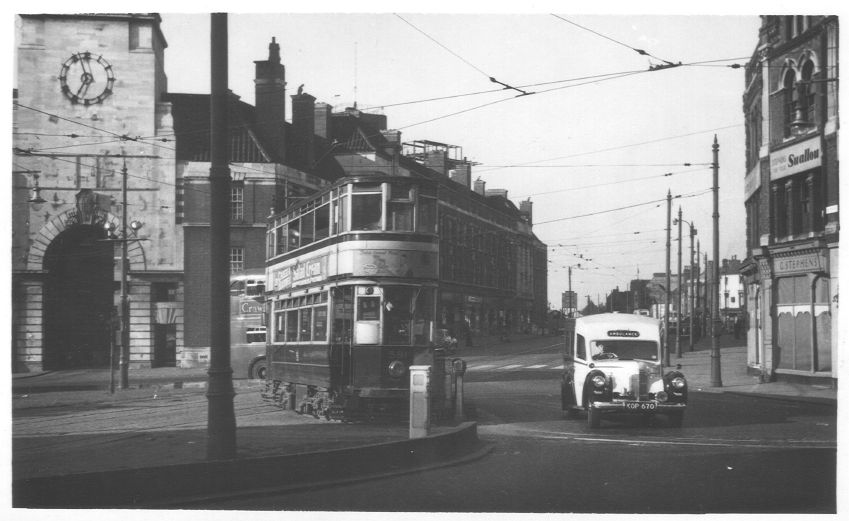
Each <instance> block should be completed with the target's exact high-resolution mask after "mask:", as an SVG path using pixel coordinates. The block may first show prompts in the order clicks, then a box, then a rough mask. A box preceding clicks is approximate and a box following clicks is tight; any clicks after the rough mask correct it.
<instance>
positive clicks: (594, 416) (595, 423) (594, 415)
mask: <svg viewBox="0 0 849 521" xmlns="http://www.w3.org/2000/svg"><path fill="white" fill-rule="evenodd" d="M587 423H588V424H589V426H590V429H598V428H599V427H600V426H601V411H598V410H596V409H593V407H592V405H589V406H588V407H587Z"/></svg>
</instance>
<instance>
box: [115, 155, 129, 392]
mask: <svg viewBox="0 0 849 521" xmlns="http://www.w3.org/2000/svg"><path fill="white" fill-rule="evenodd" d="M121 203H122V204H123V208H122V209H121V239H122V240H121V354H120V355H119V357H118V368H119V371H120V376H119V379H120V380H119V381H120V387H121V389H127V388H129V387H130V299H129V288H127V262H128V260H127V257H128V253H127V162H126V161H124V167H123V168H122V169H121Z"/></svg>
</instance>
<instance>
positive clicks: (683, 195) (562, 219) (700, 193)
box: [534, 188, 713, 226]
mask: <svg viewBox="0 0 849 521" xmlns="http://www.w3.org/2000/svg"><path fill="white" fill-rule="evenodd" d="M712 191H713V189H712V188H707V189H705V190H702V191H699V192H691V193H689V194H680V195H675V196H673V197H672V198H673V199H684V198H688V197H697V196H700V195H704V194H707V193H710V192H712ZM661 201H666V198H665V197H664V198H663V199H656V200H652V201H646V202H643V203H635V204H630V205H627V206H620V207H619V208H610V209H607V210H599V211H598V212H591V213H587V214H583V215H571V216H569V217H560V218H557V219H549V220H548V221H538V222H535V223H534V226H540V225H543V224H549V223H553V222H559V221H566V220H569V219H580V218H582V217H592V216H594V215H601V214H603V213H610V212H618V211H620V210H627V209H628V208H636V207H638V206H646V205H649V204H655V203H658V202H661Z"/></svg>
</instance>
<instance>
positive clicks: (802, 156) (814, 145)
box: [769, 137, 822, 181]
mask: <svg viewBox="0 0 849 521" xmlns="http://www.w3.org/2000/svg"><path fill="white" fill-rule="evenodd" d="M769 165H770V166H769V172H770V173H769V176H770V179H772V180H773V181H775V180H776V179H781V178H782V177H787V176H790V175H793V174H798V173H799V172H804V171H806V170H810V169H811V168H816V167H818V166H820V165H822V153H821V152H820V139H819V137H815V138H813V139H809V140H807V141H803V142H801V143H797V144H795V145H793V146H790V147H787V148H783V149H781V150H778V151H776V152H773V153H772V154H770V160H769Z"/></svg>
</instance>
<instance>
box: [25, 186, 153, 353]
mask: <svg viewBox="0 0 849 521" xmlns="http://www.w3.org/2000/svg"><path fill="white" fill-rule="evenodd" d="M76 198H77V201H76V205H75V207H74V208H72V209H69V210H67V211H65V212H63V213H60V214H58V215H56V216H54V217H52V218H51V219H50V220H49V221H48V222H47V223H45V224H44V225H43V226H42V227H41V229H40V230H39V232H38V234H37V235H36V237H35V239H34V240H33V242H32V243H31V245H30V249H29V251H28V254H27V268H28V269H29V270H32V271H34V272H37V273H43V274H44V277H43V282H42V284H43V286H42V295H41V298H40V299H38V300H39V302H38V304H39V305H38V306H37V307H38V309H36V308H35V307H34V308H31V311H30V314H31V315H32V318H33V322H35V323H40V324H41V335H40V336H41V346H40V347H41V349H40V351H41V359H42V367H43V368H44V369H59V368H72V367H98V366H100V367H108V344H109V340H110V337H109V329H108V327H107V324H108V320H109V318H110V314H111V312H112V309H113V305H114V299H115V294H116V292H117V291H118V289H119V288H118V285H119V282H118V281H119V278H118V276H117V270H118V269H119V264H117V263H116V262H115V258H118V257H119V256H120V254H121V253H120V251H121V249H120V243H119V242H107V241H102V240H101V239H104V238H106V234H105V231H104V227H105V226H106V225H107V224H110V225H112V228H113V229H120V225H121V221H120V219H119V218H118V217H117V216H115V215H113V214H111V213H110V212H109V211H108V210H107V208H108V207H109V203H108V201H109V199H110V198H108V197H106V196H103V195H100V194H97V193H95V192H92V191H91V190H82V191H81V192H80V193H78V194H77V197H76ZM127 250H128V251H127V253H128V255H127V260H128V262H127V264H128V268H129V272H130V276H131V277H132V273H133V272H141V271H145V270H146V267H147V266H146V265H147V262H146V258H145V252H144V248H143V246H142V243H141V242H140V241H131V242H129V243H128V248H127ZM34 304H35V302H34ZM104 350H105V351H104ZM104 364H105V365H104Z"/></svg>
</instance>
